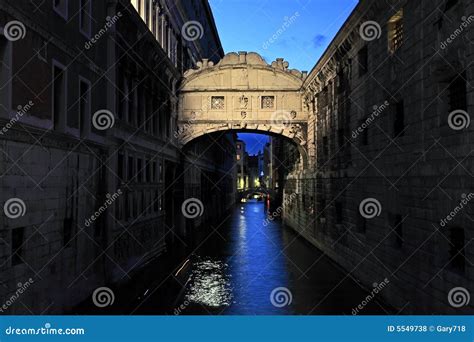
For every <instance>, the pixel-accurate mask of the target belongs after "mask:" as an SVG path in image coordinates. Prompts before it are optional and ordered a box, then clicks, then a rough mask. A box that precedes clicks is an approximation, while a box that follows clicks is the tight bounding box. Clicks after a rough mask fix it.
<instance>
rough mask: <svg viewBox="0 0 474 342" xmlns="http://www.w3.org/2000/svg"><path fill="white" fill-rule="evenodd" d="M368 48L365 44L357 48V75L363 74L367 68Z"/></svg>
mask: <svg viewBox="0 0 474 342" xmlns="http://www.w3.org/2000/svg"><path fill="white" fill-rule="evenodd" d="M368 60H369V55H368V50H367V46H364V47H363V48H362V49H360V50H359V53H358V61H359V76H362V75H365V74H366V73H367V70H368Z"/></svg>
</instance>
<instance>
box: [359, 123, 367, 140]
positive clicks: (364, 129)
mask: <svg viewBox="0 0 474 342" xmlns="http://www.w3.org/2000/svg"><path fill="white" fill-rule="evenodd" d="M359 127H361V128H362V129H363V131H362V133H361V134H360V141H361V144H362V145H364V146H367V145H368V144H369V125H367V124H366V123H365V120H360V121H359Z"/></svg>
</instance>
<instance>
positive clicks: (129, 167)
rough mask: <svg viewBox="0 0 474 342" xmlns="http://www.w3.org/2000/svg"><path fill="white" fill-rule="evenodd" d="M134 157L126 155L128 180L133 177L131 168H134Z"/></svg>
mask: <svg viewBox="0 0 474 342" xmlns="http://www.w3.org/2000/svg"><path fill="white" fill-rule="evenodd" d="M133 164H134V159H133V157H128V172H127V173H128V181H129V182H130V181H131V180H132V179H133V176H134V174H133V170H134V167H133V166H134V165H133Z"/></svg>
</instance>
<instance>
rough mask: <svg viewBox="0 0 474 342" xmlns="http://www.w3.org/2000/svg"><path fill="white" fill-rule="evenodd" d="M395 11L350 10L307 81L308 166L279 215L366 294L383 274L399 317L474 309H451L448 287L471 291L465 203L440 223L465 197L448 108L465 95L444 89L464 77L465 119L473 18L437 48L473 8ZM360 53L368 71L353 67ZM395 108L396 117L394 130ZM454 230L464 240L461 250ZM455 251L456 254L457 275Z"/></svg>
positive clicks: (463, 166) (468, 143) (381, 6)
mask: <svg viewBox="0 0 474 342" xmlns="http://www.w3.org/2000/svg"><path fill="white" fill-rule="evenodd" d="M392 5H393V7H392V6H391V5H388V4H386V3H384V2H370V1H366V2H363V3H362V4H361V5H359V6H358V8H357V9H356V11H355V12H354V14H353V15H352V16H351V18H350V19H349V21H348V22H347V24H346V25H345V26H344V27H343V28H342V30H341V31H340V33H339V34H338V36H337V37H336V38H335V41H334V42H333V44H332V46H331V47H330V48H329V50H328V52H327V53H326V55H325V56H323V58H322V59H321V61H320V62H319V63H318V65H317V67H316V68H315V70H314V71H313V75H310V76H309V78H308V82H307V84H306V86H307V96H308V98H309V99H310V100H313V101H314V102H315V106H314V107H315V108H314V112H313V115H314V121H315V134H314V140H313V141H309V144H310V146H311V144H312V143H315V148H314V151H315V153H316V154H315V155H314V157H313V160H316V163H315V164H312V170H311V171H306V172H304V173H299V174H293V175H290V177H289V178H290V181H289V182H288V183H287V188H286V190H285V191H286V193H287V194H291V193H293V192H296V193H297V194H298V205H296V206H293V207H291V208H288V210H286V211H285V220H286V222H287V223H288V224H289V225H290V226H292V227H293V228H294V229H296V230H297V231H299V232H300V233H301V234H302V235H303V236H305V237H306V238H307V239H308V240H310V241H311V242H313V243H314V244H315V245H316V246H317V247H319V248H320V249H321V250H323V251H324V252H325V253H327V254H328V255H329V256H330V257H331V258H333V259H334V260H335V261H336V262H337V263H339V264H340V265H342V266H343V267H344V268H345V269H346V270H347V271H348V276H350V277H354V278H356V279H360V281H361V282H362V283H363V285H364V286H366V287H367V288H370V287H372V284H373V283H375V282H377V283H378V282H380V281H382V280H383V279H385V278H388V279H389V280H390V286H388V287H387V288H385V289H384V290H383V291H382V292H381V293H380V296H381V298H382V299H383V300H384V301H386V302H387V303H389V304H391V305H392V306H393V307H394V308H396V310H397V311H398V310H402V311H401V312H402V313H429V314H432V313H459V314H460V313H468V312H472V308H473V306H472V305H469V306H464V307H463V308H459V309H455V308H453V307H452V306H450V305H449V303H448V293H449V291H450V290H451V289H452V288H454V287H458V286H460V287H464V288H466V289H468V290H470V291H471V292H472V290H473V289H474V268H473V267H472V261H473V260H474V259H473V257H474V255H473V254H474V253H473V251H474V249H473V248H472V246H471V244H470V242H471V239H472V238H473V228H472V220H473V217H474V209H473V208H474V206H473V205H472V202H471V203H469V204H468V205H467V206H464V208H463V209H462V210H460V211H459V212H458V213H457V214H456V216H455V217H454V219H452V220H451V221H449V222H447V224H446V225H445V226H441V224H440V221H441V220H442V219H443V218H444V217H446V216H447V215H448V214H449V213H450V212H451V211H452V210H453V209H454V208H456V206H458V205H459V203H460V202H461V200H462V199H463V197H462V194H469V193H472V192H474V187H473V185H472V184H473V174H472V170H473V169H474V159H473V156H472V151H473V147H474V140H473V138H474V134H473V132H474V127H473V126H472V124H471V125H470V126H469V127H467V128H465V129H461V130H454V129H452V128H451V127H450V126H449V125H448V115H449V114H450V112H451V111H453V110H454V109H456V108H452V103H459V100H458V99H454V97H458V96H462V92H461V91H459V90H458V89H457V90H456V91H452V90H450V87H451V86H450V85H451V84H452V83H453V82H454V81H453V80H454V77H455V76H456V75H459V74H460V75H462V77H463V78H464V79H465V80H466V81H465V82H464V83H465V85H466V91H465V93H466V94H467V108H466V109H467V110H466V111H467V113H470V114H471V117H472V113H473V112H474V101H473V100H474V96H473V94H474V92H473V87H472V81H473V75H474V73H473V67H472V65H471V64H472V63H471V62H472V60H473V58H472V57H473V51H474V44H472V42H473V41H474V39H473V38H474V29H473V27H474V22H472V23H470V24H469V25H467V27H465V28H464V29H463V32H462V33H461V34H459V36H457V37H456V39H454V40H453V42H452V43H450V44H448V46H447V47H446V48H444V49H443V48H441V45H440V44H441V42H442V41H443V40H444V39H446V38H447V37H449V36H450V35H451V34H452V32H455V30H456V28H457V27H459V26H460V25H461V23H462V21H463V20H465V19H466V18H469V16H470V15H472V14H473V13H474V6H473V4H472V2H469V1H458V4H456V5H454V7H452V8H446V7H445V6H446V5H445V3H444V2H441V1H436V2H432V1H431V2H427V1H425V2H419V1H407V2H399V3H393V4H392ZM402 7H403V44H402V45H401V47H400V48H399V49H398V50H397V51H396V52H395V53H393V54H390V53H389V52H388V51H387V46H388V41H387V36H388V24H387V22H388V21H389V19H390V18H391V16H392V15H394V14H395V13H396V12H397V11H399V10H400V9H401V8H402ZM461 17H464V19H462V18H461ZM368 20H373V21H376V22H377V23H379V25H380V28H381V32H380V33H381V34H380V37H379V38H378V39H374V40H371V41H364V40H363V39H361V36H360V33H359V27H360V25H361V24H362V23H364V22H366V21H368ZM364 46H365V47H367V70H366V72H365V73H364V72H359V69H360V68H361V64H364V62H363V61H362V60H361V59H362V58H364V57H363V52H362V53H360V51H361V49H363V48H364ZM361 54H362V55H361ZM314 76H317V77H314ZM345 80H347V82H345ZM462 83H463V82H462ZM341 84H342V85H343V86H342V88H339V87H341ZM325 92H327V95H324V93H325ZM450 92H451V93H452V94H450ZM323 97H324V98H323ZM385 101H387V103H388V104H386V105H385ZM401 101H403V112H404V115H403V117H404V122H403V125H402V127H403V129H402V132H403V133H401V134H398V133H400V131H399V126H398V127H397V125H398V124H397V123H396V118H397V110H400V106H401V105H398V107H397V103H399V102H401ZM326 102H327V103H326ZM461 102H462V101H461ZM373 106H377V108H376V109H375V108H374V107H373ZM375 110H378V112H377V113H378V114H377V115H375V116H372V117H373V118H374V119H373V120H372V121H371V122H370V123H369V124H368V125H367V127H366V128H365V129H364V130H363V132H362V133H360V134H354V135H355V137H354V136H353V134H352V133H353V132H354V130H356V129H357V127H359V126H360V125H361V122H362V121H365V120H366V119H367V118H368V117H369V116H371V114H372V113H373V112H374V111H375ZM310 122H311V121H310ZM310 139H311V135H310ZM310 151H311V150H310ZM311 197H313V202H312V203H308V201H307V198H311ZM367 198H374V199H376V200H377V201H378V202H380V205H381V212H380V215H379V216H376V217H375V218H372V219H364V218H363V217H362V216H361V214H360V211H359V204H360V203H361V202H362V201H363V200H364V199H367ZM313 208H314V211H313ZM455 228H459V229H460V230H462V232H463V234H464V239H463V241H462V248H461V249H459V248H458V247H456V244H458V243H459V241H456V238H454V237H453V234H455V231H456V229H455ZM453 229H454V230H453ZM460 230H458V232H459V231H460ZM456 248H458V252H456ZM453 250H455V251H454V252H453ZM462 254H464V257H463V256H462ZM456 255H460V256H461V258H462V259H465V261H464V265H463V266H462V269H460V268H459V267H457V266H456V262H457V260H458V257H456Z"/></svg>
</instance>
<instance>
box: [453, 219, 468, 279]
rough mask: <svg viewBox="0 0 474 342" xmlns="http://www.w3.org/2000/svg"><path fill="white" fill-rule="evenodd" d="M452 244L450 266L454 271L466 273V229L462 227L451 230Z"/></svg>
mask: <svg viewBox="0 0 474 342" xmlns="http://www.w3.org/2000/svg"><path fill="white" fill-rule="evenodd" d="M449 242H450V250H449V256H450V258H449V259H450V262H449V265H450V267H451V269H453V270H454V271H457V272H460V273H464V270H465V266H466V253H465V250H464V244H465V235H464V229H462V228H460V227H454V228H451V229H450V235H449Z"/></svg>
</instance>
